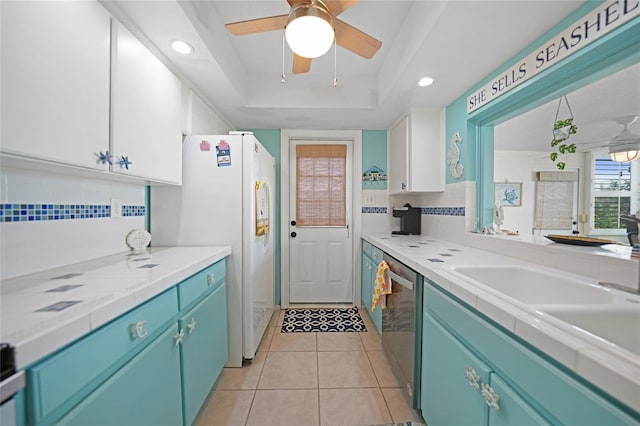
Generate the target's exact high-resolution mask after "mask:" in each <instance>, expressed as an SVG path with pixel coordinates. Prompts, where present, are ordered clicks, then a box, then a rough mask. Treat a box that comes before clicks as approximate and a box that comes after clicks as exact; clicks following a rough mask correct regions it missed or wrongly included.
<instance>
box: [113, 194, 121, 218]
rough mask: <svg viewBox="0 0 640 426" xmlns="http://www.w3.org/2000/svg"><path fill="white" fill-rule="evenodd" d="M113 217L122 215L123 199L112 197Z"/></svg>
mask: <svg viewBox="0 0 640 426" xmlns="http://www.w3.org/2000/svg"><path fill="white" fill-rule="evenodd" d="M111 217H112V218H113V217H122V200H119V199H118V198H112V199H111Z"/></svg>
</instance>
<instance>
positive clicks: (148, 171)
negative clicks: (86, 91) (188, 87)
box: [111, 21, 182, 184]
mask: <svg viewBox="0 0 640 426" xmlns="http://www.w3.org/2000/svg"><path fill="white" fill-rule="evenodd" d="M113 29H114V34H115V36H114V37H115V38H114V42H115V45H114V52H113V55H112V88H113V89H112V123H111V125H112V141H111V148H112V153H113V155H114V158H113V163H114V164H113V166H112V171H114V172H116V173H122V174H127V175H131V176H137V177H141V178H145V179H148V180H151V181H157V182H168V183H177V184H179V183H180V182H181V180H182V131H181V118H182V112H181V100H182V96H181V90H182V83H181V82H180V80H179V79H178V78H177V77H176V76H175V75H174V74H173V73H172V72H171V71H170V70H169V69H168V68H167V67H166V66H165V65H164V64H163V63H162V62H160V60H159V59H158V58H156V57H155V56H154V55H153V54H152V53H151V52H150V51H149V50H148V49H147V48H146V47H145V46H144V45H143V44H142V43H140V41H138V39H136V38H135V37H134V36H133V35H132V34H131V33H130V32H129V31H128V30H127V29H126V28H124V27H123V26H122V25H121V24H119V23H116V22H115V21H114V28H113ZM123 160H128V161H129V162H130V164H128V165H126V164H120V163H121V162H122V161H123Z"/></svg>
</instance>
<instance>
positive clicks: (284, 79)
mask: <svg viewBox="0 0 640 426" xmlns="http://www.w3.org/2000/svg"><path fill="white" fill-rule="evenodd" d="M284 40H285V37H284V30H283V31H282V75H281V76H280V77H281V80H280V82H281V83H282V84H284V83H285V82H286V76H285V75H284Z"/></svg>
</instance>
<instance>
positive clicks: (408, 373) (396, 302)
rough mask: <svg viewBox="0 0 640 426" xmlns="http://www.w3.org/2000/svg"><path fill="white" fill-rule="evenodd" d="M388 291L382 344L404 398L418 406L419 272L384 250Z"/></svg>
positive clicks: (383, 317)
mask: <svg viewBox="0 0 640 426" xmlns="http://www.w3.org/2000/svg"><path fill="white" fill-rule="evenodd" d="M383 259H384V260H385V261H386V262H387V264H388V265H389V269H388V270H387V274H388V276H389V278H390V281H391V294H390V295H388V296H387V306H386V308H385V309H383V310H382V347H383V349H384V351H385V355H386V356H387V360H388V361H389V366H390V367H391V370H392V371H393V373H394V375H395V376H396V379H397V380H398V382H399V384H400V385H401V386H402V389H403V393H404V396H405V398H406V399H407V402H409V403H410V405H411V407H413V408H414V410H415V411H417V412H419V409H420V376H421V372H420V362H421V358H422V326H421V325H422V283H421V277H420V275H419V274H418V273H417V272H416V271H414V270H413V269H411V268H409V267H408V266H406V265H404V264H402V263H401V262H400V261H398V260H397V259H394V258H393V257H391V256H389V255H388V254H386V253H385V254H384V256H383Z"/></svg>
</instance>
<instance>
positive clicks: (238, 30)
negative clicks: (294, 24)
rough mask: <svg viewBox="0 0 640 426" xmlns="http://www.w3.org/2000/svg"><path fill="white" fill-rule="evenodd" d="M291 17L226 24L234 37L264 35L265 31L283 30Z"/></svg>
mask: <svg viewBox="0 0 640 426" xmlns="http://www.w3.org/2000/svg"><path fill="white" fill-rule="evenodd" d="M288 18H289V15H278V16H269V17H267V18H258V19H250V20H248V21H239V22H231V23H229V24H226V25H225V27H227V30H229V32H230V33H231V34H233V35H245V34H254V33H262V32H265V31H274V30H282V29H284V27H285V26H286V25H287V19H288Z"/></svg>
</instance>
